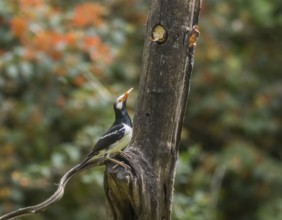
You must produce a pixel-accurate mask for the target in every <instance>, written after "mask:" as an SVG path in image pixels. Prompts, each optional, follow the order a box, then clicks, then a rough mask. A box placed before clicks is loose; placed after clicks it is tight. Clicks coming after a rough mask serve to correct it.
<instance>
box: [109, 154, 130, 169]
mask: <svg viewBox="0 0 282 220" xmlns="http://www.w3.org/2000/svg"><path fill="white" fill-rule="evenodd" d="M106 159H107V160H110V161H112V162H114V163H116V164H117V165H120V166H122V167H123V168H125V169H128V170H129V169H130V167H129V166H128V165H126V164H125V163H123V162H121V161H118V160H116V159H113V158H111V157H110V156H109V155H107V156H106ZM114 168H115V167H114Z"/></svg>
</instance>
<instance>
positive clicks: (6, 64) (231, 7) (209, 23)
mask: <svg viewBox="0 0 282 220" xmlns="http://www.w3.org/2000/svg"><path fill="white" fill-rule="evenodd" d="M129 8H130V10H128V9H129ZM147 10H148V9H147V3H145V2H143V1H128V0H120V1H84V0H83V1H82V0H80V1H77V0H76V1H74V0H71V1H68V4H66V1H62V0H59V1H50V0H12V1H11V0H2V1H0V22H1V25H0V36H1V37H0V56H1V58H0V152H1V153H0V170H1V173H2V175H1V176H0V213H4V212H7V211H10V210H14V209H16V208H20V207H24V206H28V205H32V204H36V203H38V202H40V201H42V200H44V199H46V198H47V197H48V196H49V195H50V194H51V193H53V192H54V190H55V189H56V185H55V184H56V183H57V182H58V181H59V178H60V177H61V175H62V174H63V173H64V172H65V171H66V170H68V169H69V168H71V167H72V166H73V165H75V164H76V163H78V162H79V161H80V160H81V158H83V155H86V154H87V153H88V151H89V150H90V148H91V146H92V145H93V144H94V143H95V140H97V137H99V135H101V134H102V133H103V131H104V130H105V129H106V128H107V127H108V126H109V124H111V122H112V120H113V112H112V110H111V108H110V106H111V105H112V100H113V98H115V97H116V95H118V94H120V92H123V91H124V90H126V89H128V88H130V87H136V86H137V83H138V77H139V74H140V72H141V57H142V47H143V37H144V33H143V32H144V24H145V22H146V12H147ZM281 11H282V3H281V1H280V0H273V1H268V0H258V1H244V0H236V1H223V0H217V1H215V0H213V1H212V0H210V1H203V8H202V12H201V18H200V25H199V29H200V31H201V36H200V38H199V42H198V43H197V46H196V51H195V65H194V71H193V72H194V74H193V78H192V87H191V92H190V97H189V105H188V111H187V117H186V120H185V121H184V127H183V132H182V141H181V147H180V157H179V160H178V164H177V175H176V183H175V189H176V190H175V196H174V205H173V219H176V220H177V219H179V220H185V219H189V220H190V219H192V220H193V219H195V220H196V219H199V220H203V219H218V220H225V219H228V220H233V219H234V220H237V219H242V220H244V219H248V220H249V219H257V220H265V219H281V218H282V201H281V197H282V176H281V174H280V173H281V170H282V164H281V157H282V152H281V148H280V142H281V141H282V140H281V124H282V121H281V118H282V117H281V113H280V111H281V109H282V102H281V99H282V95H281V94H282V92H281V88H282V82H281V77H279V74H280V73H281V64H280V63H281V60H282V55H281V52H280V50H281V48H282V41H281V39H282V31H281V30H282V29H281V27H282V13H281ZM131 97H132V98H131V99H129V110H130V114H131V115H133V106H134V99H135V97H134V94H133V96H131ZM102 188H103V168H101V169H98V170H96V169H95V170H93V171H89V172H86V173H84V174H83V175H80V176H79V177H76V178H75V179H74V181H72V182H71V183H70V184H69V185H68V187H67V190H66V193H65V196H64V198H63V199H62V200H61V201H60V202H59V203H58V204H56V205H55V206H53V207H52V208H50V209H48V210H47V211H46V212H45V213H44V215H40V216H35V217H30V219H42V220H43V219H105V216H106V213H105V208H104V206H105V203H104V193H103V189H102ZM74 207H79V208H75V209H74Z"/></svg>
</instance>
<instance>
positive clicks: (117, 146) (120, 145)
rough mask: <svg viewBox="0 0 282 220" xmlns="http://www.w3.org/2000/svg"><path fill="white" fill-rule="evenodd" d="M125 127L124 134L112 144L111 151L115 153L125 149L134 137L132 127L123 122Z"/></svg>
mask: <svg viewBox="0 0 282 220" xmlns="http://www.w3.org/2000/svg"><path fill="white" fill-rule="evenodd" d="M123 125H124V128H125V132H124V136H123V137H122V138H121V139H120V140H119V141H117V142H115V143H114V144H112V145H111V146H110V148H109V149H110V150H109V153H110V154H111V153H115V152H119V151H121V150H123V149H124V148H125V147H126V146H127V145H128V144H129V142H130V140H131V137H132V128H131V127H130V126H128V125H126V124H123Z"/></svg>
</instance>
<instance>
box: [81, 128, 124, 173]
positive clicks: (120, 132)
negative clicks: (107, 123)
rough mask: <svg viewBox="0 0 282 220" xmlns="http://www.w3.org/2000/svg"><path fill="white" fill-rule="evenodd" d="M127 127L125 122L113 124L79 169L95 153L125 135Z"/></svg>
mask: <svg viewBox="0 0 282 220" xmlns="http://www.w3.org/2000/svg"><path fill="white" fill-rule="evenodd" d="M124 132H125V128H124V126H123V124H118V125H113V126H112V127H111V128H110V129H109V130H108V131H107V132H106V133H105V134H104V135H103V136H102V137H100V138H99V140H98V141H97V143H96V144H95V145H94V147H93V149H92V151H91V152H89V154H88V155H87V156H86V158H85V159H84V160H83V161H82V162H81V163H80V165H79V166H78V168H77V169H78V170H79V169H80V168H81V167H83V166H84V165H85V164H86V163H87V162H88V161H90V160H91V159H92V157H94V156H95V155H97V154H99V152H100V150H103V149H107V148H108V147H109V146H110V145H111V144H113V143H115V142H116V141H118V140H120V139H121V138H122V137H123V136H124Z"/></svg>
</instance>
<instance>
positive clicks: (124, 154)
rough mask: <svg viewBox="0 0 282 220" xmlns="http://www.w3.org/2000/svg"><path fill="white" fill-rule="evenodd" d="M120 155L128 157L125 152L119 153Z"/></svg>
mask: <svg viewBox="0 0 282 220" xmlns="http://www.w3.org/2000/svg"><path fill="white" fill-rule="evenodd" d="M118 153H119V154H120V155H121V156H123V157H128V154H127V153H125V152H124V151H119V152H118Z"/></svg>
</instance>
